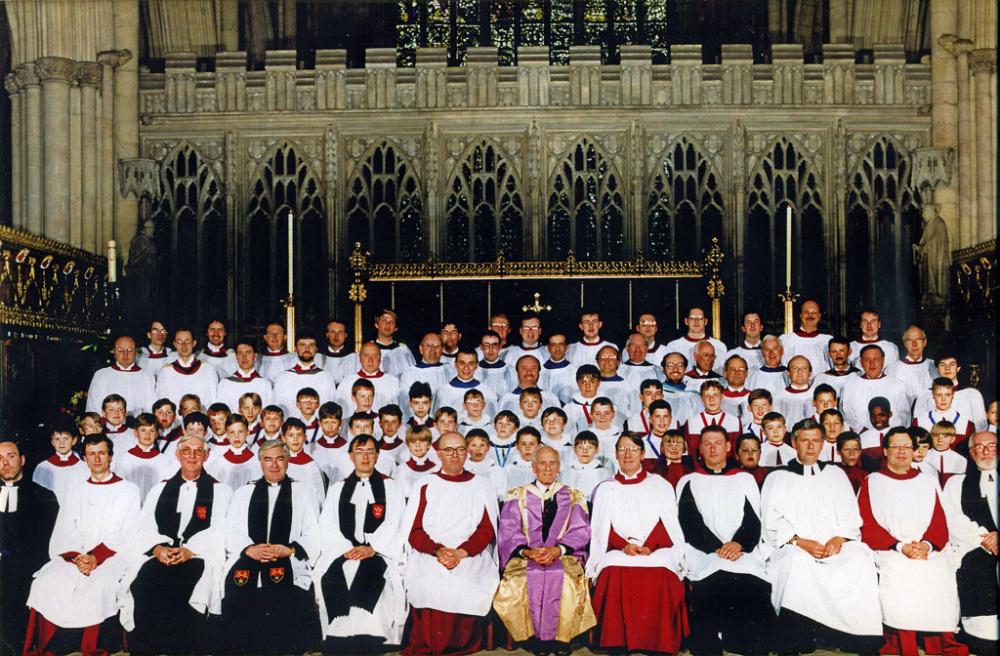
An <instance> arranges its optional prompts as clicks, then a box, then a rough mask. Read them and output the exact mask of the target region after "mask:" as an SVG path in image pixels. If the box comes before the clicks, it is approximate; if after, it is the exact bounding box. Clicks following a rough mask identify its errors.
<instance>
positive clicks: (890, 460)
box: [882, 433, 913, 474]
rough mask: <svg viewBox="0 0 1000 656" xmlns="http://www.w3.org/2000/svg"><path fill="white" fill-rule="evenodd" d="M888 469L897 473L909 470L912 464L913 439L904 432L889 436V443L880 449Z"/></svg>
mask: <svg viewBox="0 0 1000 656" xmlns="http://www.w3.org/2000/svg"><path fill="white" fill-rule="evenodd" d="M882 453H884V454H885V460H886V464H887V465H888V466H889V469H890V470H891V471H893V472H895V473H897V474H905V473H906V472H908V471H910V466H911V465H912V464H913V439H912V438H911V437H910V436H909V435H908V434H906V433H896V434H895V435H890V436H889V443H888V445H887V446H886V448H884V449H882Z"/></svg>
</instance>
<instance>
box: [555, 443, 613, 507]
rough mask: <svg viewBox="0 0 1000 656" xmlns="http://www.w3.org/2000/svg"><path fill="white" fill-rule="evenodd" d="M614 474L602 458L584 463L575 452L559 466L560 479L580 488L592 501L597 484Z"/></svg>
mask: <svg viewBox="0 0 1000 656" xmlns="http://www.w3.org/2000/svg"><path fill="white" fill-rule="evenodd" d="M613 475H614V472H613V471H611V470H610V469H608V468H607V467H604V466H603V465H602V464H601V461H600V458H594V459H593V460H591V461H590V462H588V463H586V464H584V463H582V462H580V461H579V460H577V459H576V457H575V454H574V457H573V458H572V459H571V460H567V461H566V462H565V463H564V464H563V465H562V466H561V467H560V468H559V481H560V482H561V483H562V484H563V485H566V486H568V487H571V488H573V489H575V490H580V492H582V493H583V495H584V496H585V497H587V500H588V501H592V497H593V496H594V490H595V489H597V486H598V485H600V484H601V483H603V482H604V481H606V480H608V479H609V478H611V477H612V476H613Z"/></svg>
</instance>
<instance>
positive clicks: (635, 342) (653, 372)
mask: <svg viewBox="0 0 1000 656" xmlns="http://www.w3.org/2000/svg"><path fill="white" fill-rule="evenodd" d="M625 353H627V354H628V357H627V358H625V361H624V362H622V363H621V367H619V370H618V371H619V375H620V376H621V377H622V378H624V379H625V383H626V384H627V385H628V386H629V388H630V389H631V390H632V391H635V390H637V389H639V385H641V384H642V381H644V380H649V379H650V378H653V379H656V380H658V381H660V382H661V383H662V382H663V369H661V368H659V367H657V366H656V365H655V364H653V362H652V361H650V359H649V355H650V354H649V347H648V346H646V338H645V337H643V336H642V335H640V334H639V333H632V334H631V335H629V337H628V341H626V342H625Z"/></svg>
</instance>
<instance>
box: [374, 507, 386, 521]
mask: <svg viewBox="0 0 1000 656" xmlns="http://www.w3.org/2000/svg"><path fill="white" fill-rule="evenodd" d="M384 514H385V504H384V503H373V504H372V515H373V516H374V517H375V519H382V515H384Z"/></svg>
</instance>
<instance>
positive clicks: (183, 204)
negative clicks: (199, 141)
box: [147, 141, 227, 322]
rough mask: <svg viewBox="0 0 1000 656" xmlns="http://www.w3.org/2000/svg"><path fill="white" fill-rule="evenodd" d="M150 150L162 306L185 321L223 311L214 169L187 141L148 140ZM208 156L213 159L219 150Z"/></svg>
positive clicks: (220, 219) (221, 235) (222, 217)
mask: <svg viewBox="0 0 1000 656" xmlns="http://www.w3.org/2000/svg"><path fill="white" fill-rule="evenodd" d="M150 151H152V152H153V153H156V154H158V155H160V156H159V158H158V159H159V161H160V188H161V190H162V196H161V197H160V199H159V202H157V203H156V205H155V206H154V208H153V213H152V219H153V225H154V234H153V239H154V242H155V245H156V252H157V253H158V254H159V257H158V263H157V264H158V279H159V281H160V284H161V285H162V286H164V287H165V288H166V289H169V290H170V291H169V293H168V294H166V298H167V305H168V307H167V308H164V309H165V310H166V311H167V312H168V313H169V314H170V315H171V316H175V317H178V318H180V319H182V320H183V321H188V322H201V321H203V320H204V319H205V317H207V316H208V315H211V314H215V313H219V314H220V315H221V314H223V313H224V312H225V309H226V242H227V239H226V235H227V230H226V203H225V198H224V195H223V190H222V185H221V182H220V175H219V171H218V169H217V168H216V166H215V163H213V162H212V161H210V160H209V159H208V158H207V157H205V155H204V154H203V153H202V151H201V150H200V149H199V147H198V146H197V145H195V144H194V143H192V142H190V141H178V142H176V143H175V144H173V145H172V146H168V145H167V144H166V142H161V143H159V144H156V145H155V147H153V145H152V144H148V145H147V152H150ZM214 154H215V155H216V157H219V156H221V151H220V152H217V153H214ZM216 163H217V162H216ZM180 254H184V255H183V257H179V255H180Z"/></svg>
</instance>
